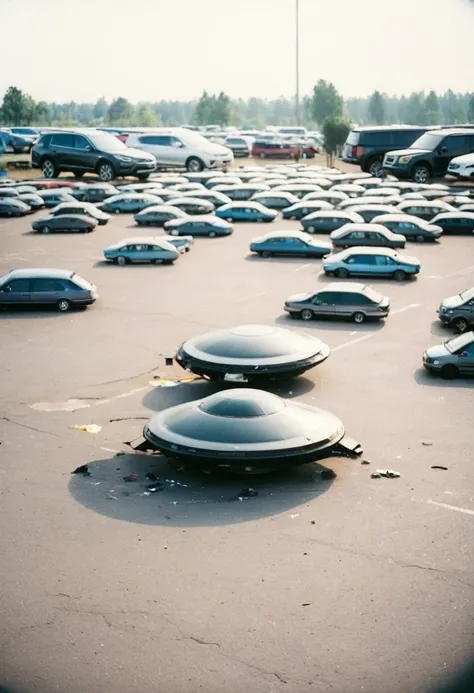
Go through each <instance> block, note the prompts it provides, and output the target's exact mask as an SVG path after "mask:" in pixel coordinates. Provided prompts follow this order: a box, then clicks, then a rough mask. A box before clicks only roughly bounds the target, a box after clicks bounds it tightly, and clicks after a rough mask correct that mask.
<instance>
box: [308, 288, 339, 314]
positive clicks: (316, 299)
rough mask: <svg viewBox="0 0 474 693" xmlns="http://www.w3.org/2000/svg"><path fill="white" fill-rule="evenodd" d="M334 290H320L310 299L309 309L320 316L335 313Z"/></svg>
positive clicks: (335, 295)
mask: <svg viewBox="0 0 474 693" xmlns="http://www.w3.org/2000/svg"><path fill="white" fill-rule="evenodd" d="M335 297H337V292H336V291H321V292H320V293H318V294H316V296H313V297H312V299H311V310H312V311H313V313H314V314H315V315H318V316H320V317H330V316H332V315H334V314H335Z"/></svg>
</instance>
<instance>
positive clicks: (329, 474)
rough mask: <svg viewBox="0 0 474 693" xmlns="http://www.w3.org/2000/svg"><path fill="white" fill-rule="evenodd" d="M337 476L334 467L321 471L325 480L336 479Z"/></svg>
mask: <svg viewBox="0 0 474 693" xmlns="http://www.w3.org/2000/svg"><path fill="white" fill-rule="evenodd" d="M336 476H337V474H336V472H335V471H334V470H333V469H323V471H322V472H321V479H323V480H324V481H329V479H334V478H335V477H336Z"/></svg>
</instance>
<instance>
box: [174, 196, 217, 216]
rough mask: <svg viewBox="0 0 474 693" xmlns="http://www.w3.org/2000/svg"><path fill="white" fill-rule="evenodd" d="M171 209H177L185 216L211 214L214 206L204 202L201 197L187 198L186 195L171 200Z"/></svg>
mask: <svg viewBox="0 0 474 693" xmlns="http://www.w3.org/2000/svg"><path fill="white" fill-rule="evenodd" d="M172 205H173V207H178V209H181V210H182V211H183V212H186V214H194V215H196V214H206V215H208V214H212V213H213V212H214V209H215V207H214V205H213V204H212V202H211V201H210V200H206V199H204V198H203V197H190V196H189V197H188V196H186V195H184V196H182V197H176V198H173V200H172Z"/></svg>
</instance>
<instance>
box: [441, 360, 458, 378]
mask: <svg viewBox="0 0 474 693" xmlns="http://www.w3.org/2000/svg"><path fill="white" fill-rule="evenodd" d="M439 374H440V376H441V377H442V378H444V379H445V380H454V378H457V377H458V375H459V371H458V369H457V368H456V366H453V364H451V363H448V364H447V365H446V366H443V367H442V369H441V370H440V372H439Z"/></svg>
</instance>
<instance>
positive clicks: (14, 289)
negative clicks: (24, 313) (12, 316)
mask: <svg viewBox="0 0 474 693" xmlns="http://www.w3.org/2000/svg"><path fill="white" fill-rule="evenodd" d="M30 281H31V280H30V279H12V280H11V281H9V282H8V283H7V284H4V285H3V286H2V287H1V288H0V303H1V304H2V305H5V306H12V307H13V306H15V305H22V304H25V303H29V302H30Z"/></svg>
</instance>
